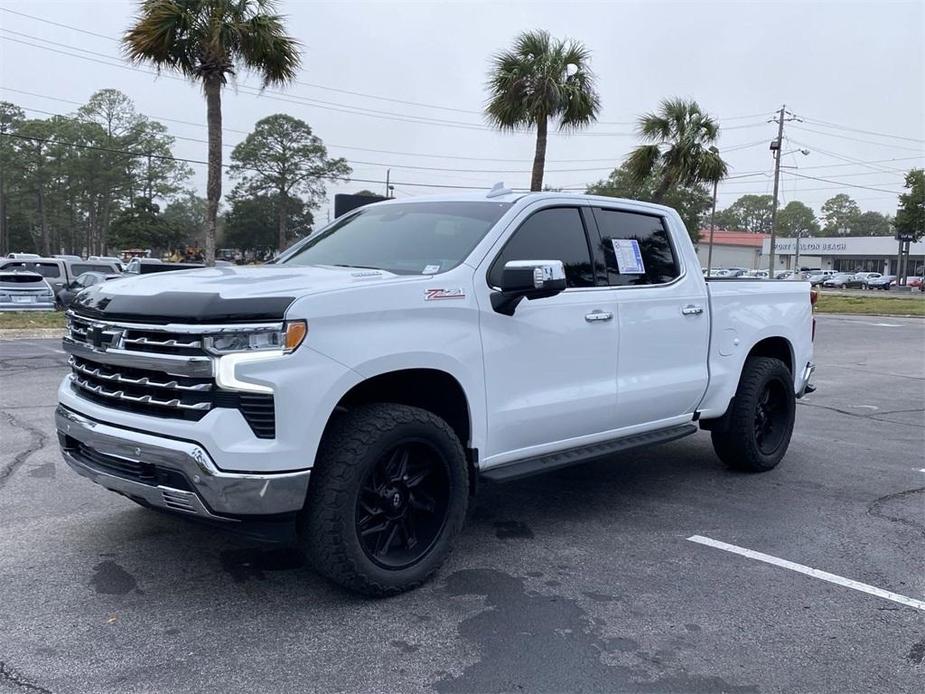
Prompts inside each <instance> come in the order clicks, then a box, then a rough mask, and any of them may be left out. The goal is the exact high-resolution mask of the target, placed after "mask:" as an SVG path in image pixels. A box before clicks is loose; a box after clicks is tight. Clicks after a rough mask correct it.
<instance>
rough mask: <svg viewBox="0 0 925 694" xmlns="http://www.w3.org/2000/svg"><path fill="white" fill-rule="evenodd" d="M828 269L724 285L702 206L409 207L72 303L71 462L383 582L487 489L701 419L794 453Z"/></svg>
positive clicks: (166, 505) (462, 203)
mask: <svg viewBox="0 0 925 694" xmlns="http://www.w3.org/2000/svg"><path fill="white" fill-rule="evenodd" d="M813 331H814V319H813V315H812V306H811V297H810V289H809V285H808V284H807V283H805V282H785V281H762V280H730V281H705V280H704V278H703V276H702V274H701V271H700V265H699V263H698V262H697V256H696V254H695V252H694V247H693V245H692V244H691V241H690V238H689V237H688V235H687V232H686V231H685V229H684V226H683V224H682V222H681V220H680V218H679V217H678V215H677V214H676V213H675V212H674V211H673V210H671V209H668V208H666V207H661V206H657V205H651V204H645V203H639V202H633V201H629V200H619V199H613V198H605V197H590V196H574V195H564V194H558V193H538V194H528V195H523V194H515V193H511V192H510V191H505V190H498V189H495V190H493V191H492V192H491V193H489V194H488V195H487V196H486V195H465V196H452V197H439V198H416V199H413V200H408V201H405V200H401V201H388V202H383V203H378V204H374V205H369V206H367V207H363V208H361V209H358V210H354V211H353V212H351V213H349V214H347V215H345V216H343V217H341V218H339V219H337V220H335V221H334V222H333V223H331V224H330V225H328V226H327V227H325V228H324V229H322V230H321V231H319V232H317V233H315V234H313V235H312V236H310V237H309V238H307V239H305V240H304V241H302V242H300V243H299V244H297V245H296V246H294V247H293V248H292V249H290V250H289V251H288V252H287V253H285V254H284V255H283V256H282V257H281V258H280V259H279V261H278V262H277V263H276V264H273V265H268V266H264V267H252V268H238V267H216V268H203V269H199V270H189V271H181V272H171V273H163V274H155V275H147V276H146V275H142V276H139V277H134V278H127V279H119V280H114V281H111V282H106V283H104V284H100V285H97V286H94V287H92V288H89V289H87V290H85V291H83V292H82V293H81V294H79V295H78V297H77V299H76V300H75V302H74V304H73V310H72V311H71V312H70V313H69V331H68V334H67V336H66V337H65V338H64V349H65V350H66V351H67V352H68V353H69V355H70V366H71V372H70V373H69V374H68V375H67V376H66V378H65V379H64V381H63V383H62V384H61V387H60V390H59V401H60V402H59V406H58V408H57V412H56V419H57V428H58V433H59V439H60V443H61V448H62V451H63V454H64V457H65V459H66V460H67V462H68V463H69V464H70V465H71V467H72V468H73V469H74V470H76V471H77V472H78V473H80V474H81V475H83V476H85V477H88V478H90V479H91V480H93V481H95V482H97V483H98V484H100V485H102V486H104V487H106V488H108V489H111V490H113V491H116V492H119V493H121V494H123V495H125V496H126V497H129V498H131V499H132V500H134V501H136V502H138V503H141V504H143V505H145V506H148V507H153V508H157V509H160V510H168V511H172V512H175V513H178V514H184V515H187V516H190V517H194V518H199V519H204V520H207V521H211V522H213V523H217V524H220V525H224V526H226V527H231V528H235V529H238V530H241V531H243V532H252V533H259V534H261V535H262V536H265V537H270V536H272V537H277V531H283V532H282V535H283V536H285V531H286V530H288V529H292V530H293V532H294V537H297V538H298V541H299V542H300V543H301V544H302V546H303V547H304V548H305V550H307V552H308V553H309V555H310V557H311V558H312V560H313V562H314V565H315V566H316V567H317V569H318V570H319V571H320V572H322V573H323V574H324V575H326V576H328V577H330V578H331V579H333V580H335V581H337V582H338V583H340V584H342V585H344V586H346V587H348V588H350V589H352V590H355V591H358V592H361V593H365V594H369V595H389V594H393V593H397V592H399V591H402V590H406V589H409V588H412V587H414V586H417V585H419V584H420V583H421V582H423V581H425V580H426V579H427V578H428V577H429V576H431V575H432V574H433V573H434V571H435V570H436V569H437V567H438V566H439V565H440V563H441V562H442V561H443V560H444V558H445V557H446V556H447V553H448V552H449V551H450V547H451V544H452V542H453V540H454V538H455V537H456V535H457V534H458V533H459V532H460V529H461V528H462V525H463V521H464V518H465V515H466V509H467V505H468V502H469V497H470V496H471V495H472V494H474V493H475V491H476V489H477V486H478V485H477V481H478V480H479V479H480V478H481V479H487V480H491V481H503V480H509V479H514V478H518V477H521V476H524V475H528V474H532V473H535V472H540V471H543V470H550V469H554V468H559V467H562V466H566V465H571V464H574V463H578V462H582V461H585V460H589V459H592V458H602V457H607V458H610V459H612V460H613V464H614V465H619V456H617V455H614V454H617V453H621V452H623V451H627V450H630V449H632V448H636V447H640V446H649V445H653V444H657V443H661V442H664V441H670V440H673V439H678V438H680V437H683V436H686V435H688V434H693V433H694V432H696V431H697V429H698V427H700V428H703V429H708V430H710V431H711V433H712V438H713V444H714V447H715V450H716V452H717V454H718V456H719V457H720V458H721V459H722V460H723V461H724V462H725V463H726V464H728V465H731V466H733V467H735V468H739V469H742V470H748V471H764V470H770V469H771V468H773V467H774V466H775V465H777V464H778V462H780V460H781V458H782V457H783V455H784V453H785V452H786V450H787V447H788V444H789V442H790V436H791V432H792V428H793V421H794V411H795V398H799V397H801V396H802V395H803V394H804V393H805V392H807V390H809V389H811V388H812V386H811V385H810V379H811V377H812V373H813V369H814V366H813V361H812V359H813Z"/></svg>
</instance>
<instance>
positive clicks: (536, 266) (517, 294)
mask: <svg viewBox="0 0 925 694" xmlns="http://www.w3.org/2000/svg"><path fill="white" fill-rule="evenodd" d="M565 286H566V284H565V265H564V264H563V263H562V261H561V260H511V261H509V262H507V263H505V264H504V271H503V272H502V273H501V287H500V289H501V291H499V292H495V293H494V294H492V295H491V306H492V308H493V309H494V310H495V311H496V312H498V313H501V314H503V315H505V316H513V315H514V310H515V309H516V308H517V304H519V303H520V301H521V300H522V299H544V298H546V297H549V296H555V295H556V294H558V293H559V292H561V291H564V290H565Z"/></svg>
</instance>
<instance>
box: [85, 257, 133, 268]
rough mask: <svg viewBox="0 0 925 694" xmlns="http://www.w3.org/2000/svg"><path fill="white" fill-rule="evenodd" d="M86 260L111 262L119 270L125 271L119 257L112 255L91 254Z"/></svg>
mask: <svg viewBox="0 0 925 694" xmlns="http://www.w3.org/2000/svg"><path fill="white" fill-rule="evenodd" d="M87 260H94V261H96V262H102V263H112V264H113V265H115V266H116V267H117V268H119V272H125V263H123V262H122V259H121V258H117V257H116V256H114V255H91V256H90V257H89V258H87Z"/></svg>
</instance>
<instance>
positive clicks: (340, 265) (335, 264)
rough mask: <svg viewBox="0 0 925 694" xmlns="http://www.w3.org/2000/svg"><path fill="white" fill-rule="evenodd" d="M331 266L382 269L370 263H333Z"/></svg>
mask: <svg viewBox="0 0 925 694" xmlns="http://www.w3.org/2000/svg"><path fill="white" fill-rule="evenodd" d="M331 267H354V268H358V269H360V270H379V271H380V272H381V271H382V268H381V267H373V266H372V265H347V264H346V263H334V264H333V265H331Z"/></svg>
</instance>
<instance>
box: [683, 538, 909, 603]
mask: <svg viewBox="0 0 925 694" xmlns="http://www.w3.org/2000/svg"><path fill="white" fill-rule="evenodd" d="M687 539H688V540H690V541H691V542H696V543H697V544H700V545H706V546H707V547H715V548H716V549H721V550H724V551H726V552H732V553H733V554H740V555H742V556H743V557H748V558H749V559H757V560H758V561H763V562H765V563H766V564H773V565H774V566H780V567H781V568H784V569H790V570H791V571H796V572H797V573H801V574H805V575H807V576H812V577H813V578H818V579H820V580H823V581H828V582H829V583H835V584H837V585H840V586H845V587H846V588H852V589H853V590H859V591H861V592H862V593H868V594H870V595H876V596H877V597H878V598H883V599H884V600H892V601H893V602H898V603H899V604H900V605H908V606H909V607H915V608H916V609H919V610H925V600H916V599H915V598H907V597H906V596H905V595H900V594H899V593H892V592H890V591H888V590H883V589H882V588H877V587H875V586H870V585H867V584H866V583H861V582H860V581H854V580H852V579H850V578H842V577H841V576H836V575H835V574H830V573H828V572H827V571H820V570H819V569H814V568H812V567H811V566H804V565H803V564H795V563H794V562H792V561H787V560H786V559H778V558H777V557H772V556H771V555H770V554H762V553H761V552H756V551H754V550H752V549H746V548H745V547H739V546H737V545H730V544H729V543H727V542H720V541H719V540H711V539H710V538H709V537H704V536H703V535H691V536H690V537H689V538H687Z"/></svg>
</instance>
